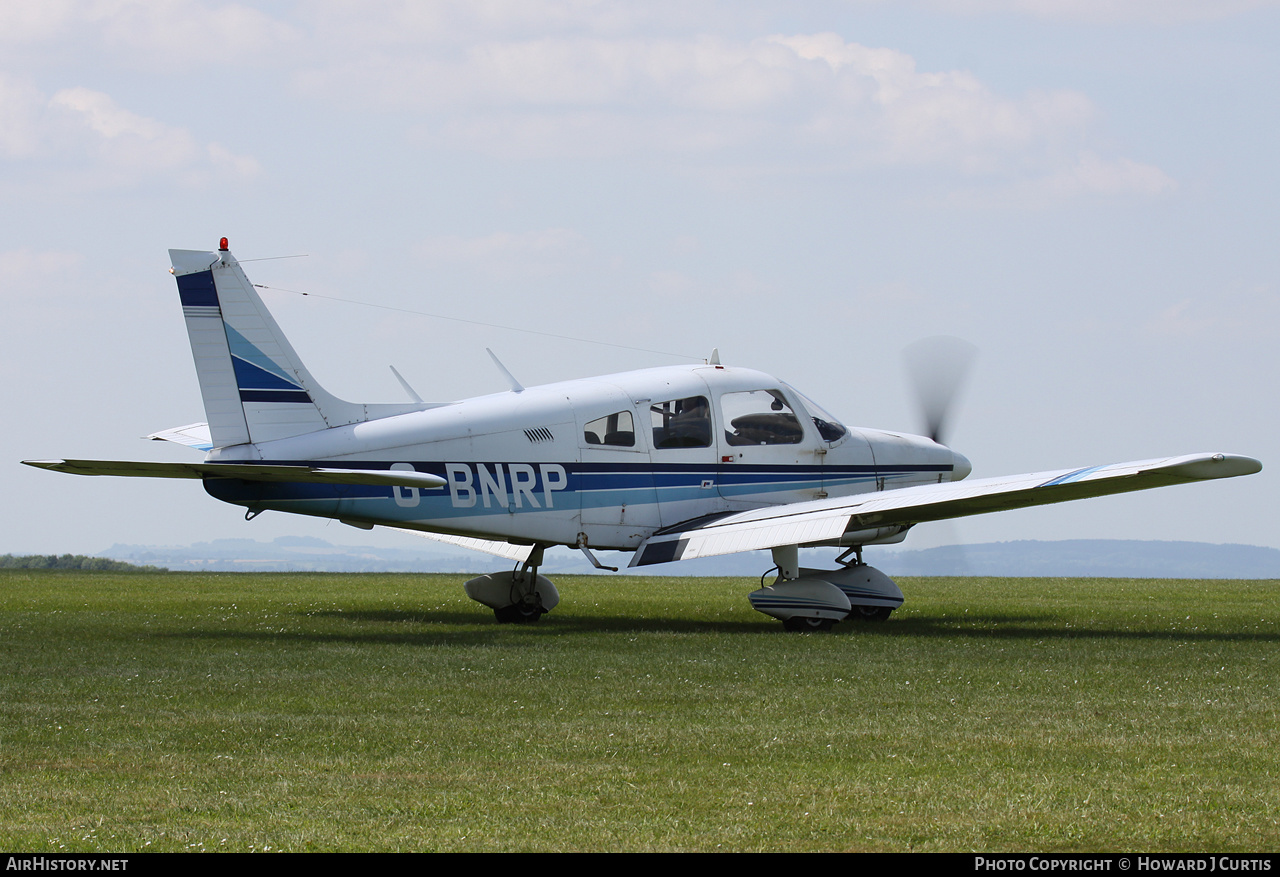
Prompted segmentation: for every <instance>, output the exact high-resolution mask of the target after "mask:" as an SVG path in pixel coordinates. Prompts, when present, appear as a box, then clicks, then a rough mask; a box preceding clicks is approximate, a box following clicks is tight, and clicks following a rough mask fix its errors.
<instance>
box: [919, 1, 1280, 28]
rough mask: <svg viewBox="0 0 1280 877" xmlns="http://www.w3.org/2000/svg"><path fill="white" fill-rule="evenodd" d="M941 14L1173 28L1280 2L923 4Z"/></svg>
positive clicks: (1267, 7)
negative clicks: (1009, 14)
mask: <svg viewBox="0 0 1280 877" xmlns="http://www.w3.org/2000/svg"><path fill="white" fill-rule="evenodd" d="M926 2H927V4H928V5H929V6H931V7H933V8H935V9H939V10H942V11H944V12H949V13H954V14H961V15H970V14H982V13H991V12H1013V13H1020V14H1023V15H1031V16H1035V17H1037V18H1050V19H1057V20H1064V21H1082V22H1088V23H1098V24H1115V23H1123V22H1151V23H1155V24H1176V23H1179V22H1189V21H1205V20H1213V19H1221V18H1230V17H1232V16H1236V15H1240V14H1242V13H1246V12H1251V11H1252V10H1254V9H1274V8H1276V7H1280V0H926Z"/></svg>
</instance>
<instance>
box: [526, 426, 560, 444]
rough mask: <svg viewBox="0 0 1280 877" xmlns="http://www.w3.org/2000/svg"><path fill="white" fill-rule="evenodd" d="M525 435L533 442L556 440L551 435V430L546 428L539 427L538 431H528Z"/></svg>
mask: <svg viewBox="0 0 1280 877" xmlns="http://www.w3.org/2000/svg"><path fill="white" fill-rule="evenodd" d="M524 435H525V438H527V439H528V440H529V441H531V442H553V441H555V440H556V437H555V436H553V435H552V434H551V430H549V429H547V428H546V427H545V426H539V427H538V428H537V429H526V430H525V431H524Z"/></svg>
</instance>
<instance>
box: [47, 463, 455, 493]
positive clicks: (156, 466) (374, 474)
mask: <svg viewBox="0 0 1280 877" xmlns="http://www.w3.org/2000/svg"><path fill="white" fill-rule="evenodd" d="M22 462H23V463H25V464H26V465H28V466H35V467H37V468H39V469H51V470H53V471H54V472H67V473H69V474H71V475H115V476H123V477H130V478H238V479H240V480H241V481H288V482H293V483H309V484H373V485H379V486H382V487H419V488H423V489H427V490H430V489H432V488H438V487H446V486H448V484H449V482H447V481H445V480H444V479H443V478H441V477H440V476H439V475H429V474H427V473H426V472H411V471H407V470H406V471H401V470H399V469H332V468H328V467H324V466H305V465H298V466H289V465H275V466H263V465H258V464H256V463H140V462H133V461H131V460H23V461H22Z"/></svg>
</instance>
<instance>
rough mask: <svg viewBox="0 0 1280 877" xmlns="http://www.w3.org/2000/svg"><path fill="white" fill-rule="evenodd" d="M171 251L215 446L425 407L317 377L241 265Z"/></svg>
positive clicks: (225, 255)
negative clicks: (374, 397)
mask: <svg viewBox="0 0 1280 877" xmlns="http://www.w3.org/2000/svg"><path fill="white" fill-rule="evenodd" d="M222 247H223V248H222V249H221V250H220V251H219V252H217V253H210V252H202V251H198V250H170V251H169V260H170V262H171V263H172V264H173V274H174V276H175V277H176V278H177V280H178V296H179V297H180V298H181V299H182V313H183V315H184V316H185V318H186V321H187V334H188V335H189V336H190V338H191V353H192V356H194V357H195V362H196V374H197V376H198V377H199V379H200V393H201V395H202V396H203V397H204V408H205V414H206V416H207V417H208V418H209V433H210V436H211V437H212V439H213V447H214V448H223V447H227V446H229V445H239V444H245V443H248V442H265V441H272V440H273V439H281V438H288V437H290V436H295V435H303V434H305V433H309V432H317V431H319V430H322V429H327V428H329V427H332V426H343V425H346V424H349V423H361V422H364V421H366V420H374V419H377V418H379V417H389V416H391V415H393V414H403V413H406V412H409V411H419V410H421V409H423V408H428V407H430V406H429V405H425V404H412V405H360V404H356V403H352V402H344V401H343V400H341V399H339V398H337V397H335V396H331V395H330V394H329V393H327V392H325V390H324V389H323V388H322V387H321V386H320V385H319V384H317V383H316V380H315V378H313V377H312V376H311V373H310V372H308V371H307V368H306V366H304V365H303V364H302V360H301V359H299V358H298V354H297V353H295V352H294V350H293V346H292V345H290V344H289V341H288V339H287V338H285V337H284V333H283V332H281V331H280V327H279V326H278V325H276V321H275V320H274V319H273V318H272V316H271V313H270V312H269V311H268V310H267V308H266V305H264V304H263V302H262V299H261V298H259V296H258V293H257V292H255V291H254V288H253V285H252V284H251V283H250V282H249V278H248V277H246V276H245V273H244V270H243V269H242V268H241V267H240V263H239V262H237V261H236V260H235V258H234V257H233V256H232V255H231V253H230V252H228V251H227V249H226V238H223V244H222Z"/></svg>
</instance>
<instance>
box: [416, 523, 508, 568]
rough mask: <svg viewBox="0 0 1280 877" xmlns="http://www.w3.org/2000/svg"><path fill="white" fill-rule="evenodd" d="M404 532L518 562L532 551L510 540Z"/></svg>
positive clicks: (417, 531) (421, 531) (418, 531)
mask: <svg viewBox="0 0 1280 877" xmlns="http://www.w3.org/2000/svg"><path fill="white" fill-rule="evenodd" d="M397 529H403V528H397ZM404 532H406V533H412V534H413V535H415V536H421V537H422V538H423V539H431V540H433V541H435V542H443V543H444V544H446V545H456V546H458V547H459V548H468V549H470V550H472V551H483V552H484V553H485V554H492V555H494V556H495V557H505V558H506V559H507V560H514V561H518V562H520V563H524V561H526V560H528V558H529V555H530V554H531V553H532V552H533V546H532V545H512V544H511V543H510V542H497V541H495V540H493V539H479V538H476V537H474V536H453V535H450V534H449V533H428V532H425V531H423V530H405V531H404Z"/></svg>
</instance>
